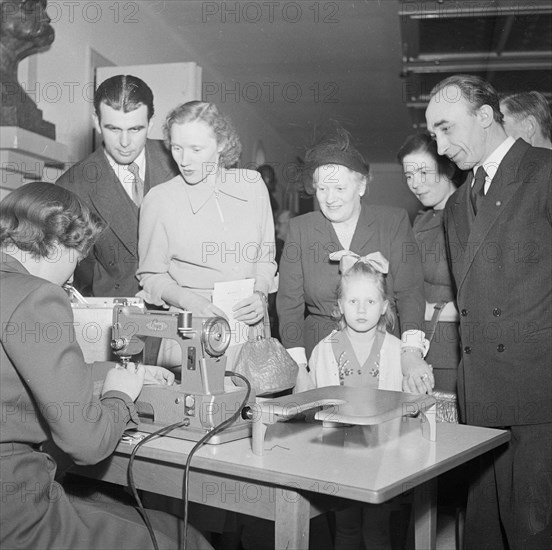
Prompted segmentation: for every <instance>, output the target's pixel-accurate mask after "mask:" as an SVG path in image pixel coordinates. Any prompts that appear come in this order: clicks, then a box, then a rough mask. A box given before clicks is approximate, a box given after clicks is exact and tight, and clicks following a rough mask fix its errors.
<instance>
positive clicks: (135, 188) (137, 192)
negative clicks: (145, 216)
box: [128, 162, 144, 206]
mask: <svg viewBox="0 0 552 550" xmlns="http://www.w3.org/2000/svg"><path fill="white" fill-rule="evenodd" d="M128 171H129V172H130V173H131V174H132V175H133V176H134V181H133V183H132V200H133V201H134V203H135V204H136V206H140V204H142V199H143V198H144V182H143V181H142V178H141V177H140V170H139V168H138V165H137V164H136V163H135V162H133V163H132V164H129V165H128Z"/></svg>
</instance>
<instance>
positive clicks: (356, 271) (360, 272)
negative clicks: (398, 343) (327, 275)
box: [334, 261, 395, 331]
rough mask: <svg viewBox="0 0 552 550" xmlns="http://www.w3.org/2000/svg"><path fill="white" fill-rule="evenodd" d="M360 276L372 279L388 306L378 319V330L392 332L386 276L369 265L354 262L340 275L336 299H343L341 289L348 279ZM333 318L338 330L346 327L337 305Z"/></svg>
mask: <svg viewBox="0 0 552 550" xmlns="http://www.w3.org/2000/svg"><path fill="white" fill-rule="evenodd" d="M360 276H363V277H367V278H370V279H372V281H374V283H375V284H376V287H377V288H378V290H379V292H380V293H381V295H382V296H383V299H384V300H387V302H388V304H389V305H388V306H387V309H386V310H385V313H383V314H382V315H381V317H380V319H379V322H378V329H379V330H382V331H386V330H390V331H392V330H393V328H394V326H395V316H394V315H393V310H392V307H391V303H392V301H391V298H390V296H389V294H388V292H387V276H386V275H385V274H384V273H381V271H378V270H377V269H376V268H374V267H372V266H371V265H370V264H368V263H366V262H363V261H359V262H356V263H355V264H354V265H353V267H351V268H350V269H348V270H347V271H346V272H345V273H343V274H342V275H341V279H340V281H339V284H338V285H337V299H338V300H341V298H342V297H343V287H344V286H345V282H346V281H348V280H349V279H352V278H353V277H360ZM334 317H335V318H336V319H337V320H338V323H339V328H340V329H341V330H343V329H344V328H345V327H346V323H345V317H344V315H343V314H342V313H341V311H340V310H339V306H338V305H337V306H336V308H335V311H334Z"/></svg>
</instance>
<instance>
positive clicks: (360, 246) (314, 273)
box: [277, 127, 434, 393]
mask: <svg viewBox="0 0 552 550" xmlns="http://www.w3.org/2000/svg"><path fill="white" fill-rule="evenodd" d="M305 167H306V172H305V173H306V176H307V180H308V182H309V183H312V186H313V188H314V191H315V193H316V198H317V200H318V203H319V205H320V210H319V211H315V212H309V213H308V214H304V215H303V216H298V217H296V218H294V219H292V220H291V221H290V225H289V232H288V237H287V240H286V244H285V247H284V252H283V254H282V259H281V263H280V286H279V290H278V294H277V308H278V317H279V321H280V336H281V340H282V343H283V344H284V346H285V347H286V348H287V349H288V351H289V352H290V354H291V355H292V356H293V357H294V359H295V360H296V361H297V363H298V364H299V365H300V368H302V369H306V368H307V359H308V358H309V356H310V354H311V352H312V350H313V348H314V346H315V345H316V344H317V343H318V342H319V341H320V340H322V339H323V338H325V337H326V336H328V334H330V333H331V331H332V330H334V329H336V328H337V322H336V319H335V318H334V317H333V311H334V307H335V304H336V302H337V294H336V293H337V287H338V283H339V265H338V262H332V261H330V259H329V255H330V254H331V253H332V252H337V251H339V250H349V251H351V252H353V253H355V254H358V255H359V256H365V255H367V254H370V253H373V252H380V253H381V254H383V256H384V257H385V258H386V260H387V261H388V262H389V273H388V274H387V287H388V292H389V295H390V297H391V304H390V306H391V309H392V311H393V313H394V315H395V317H396V322H395V327H397V328H398V329H399V330H398V331H397V332H398V334H400V335H402V340H403V348H402V353H401V367H402V371H403V374H404V380H403V389H404V390H405V391H412V392H420V393H425V392H431V390H432V388H433V382H434V381H433V374H432V372H431V368H430V367H429V366H428V365H427V364H426V363H425V361H424V360H423V356H424V354H425V339H424V334H423V332H422V328H423V320H424V311H425V298H424V279H423V273H422V264H421V256H420V252H419V249H418V245H417V244H416V239H415V238H414V234H413V233H412V229H411V227H410V222H409V219H408V215H407V213H406V211H404V210H402V209H399V208H393V207H388V206H380V205H370V204H367V202H366V201H362V202H361V198H362V196H363V195H364V194H365V192H366V189H367V182H368V176H369V168H368V165H367V164H366V162H365V161H364V159H363V157H362V155H361V154H360V153H359V152H358V151H357V149H356V148H355V147H354V146H353V145H352V144H351V142H350V136H349V134H348V133H347V132H346V131H345V130H344V129H343V128H340V127H339V128H337V131H336V132H335V135H334V136H332V137H331V138H329V139H326V140H325V141H323V142H321V143H319V144H317V145H315V146H314V147H312V148H311V149H309V150H308V151H307V153H306V155H305ZM396 330H397V329H396Z"/></svg>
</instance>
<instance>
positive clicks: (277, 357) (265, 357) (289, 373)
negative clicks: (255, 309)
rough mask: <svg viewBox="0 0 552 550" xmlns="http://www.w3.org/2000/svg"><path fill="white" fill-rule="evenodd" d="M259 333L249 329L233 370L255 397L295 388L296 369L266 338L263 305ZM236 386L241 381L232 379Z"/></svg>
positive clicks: (267, 323) (280, 348)
mask: <svg viewBox="0 0 552 550" xmlns="http://www.w3.org/2000/svg"><path fill="white" fill-rule="evenodd" d="M264 306H265V311H264V318H263V322H262V326H263V334H260V335H259V334H257V335H256V334H255V332H256V329H255V327H254V326H250V327H249V330H248V340H247V342H245V343H244V344H243V345H242V348H241V350H240V352H239V354H238V358H237V360H236V364H235V366H234V371H235V372H237V373H238V374H241V375H243V376H245V377H246V378H247V379H248V380H249V382H250V384H251V386H252V388H253V389H254V390H255V393H256V394H257V395H258V396H262V395H267V394H272V393H278V392H281V391H284V390H289V389H291V388H293V386H295V381H296V379H297V373H298V371H299V367H298V366H297V363H296V362H295V361H294V360H293V359H292V357H291V355H290V354H289V353H288V352H287V351H286V349H285V348H284V346H282V344H281V343H280V342H279V341H278V340H276V338H273V337H272V336H271V335H270V319H269V317H268V308H267V305H266V302H265V305H264ZM232 380H233V382H234V384H235V385H236V386H245V382H244V381H243V380H240V379H239V378H238V377H234V378H233V379H232Z"/></svg>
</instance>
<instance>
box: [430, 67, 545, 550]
mask: <svg viewBox="0 0 552 550" xmlns="http://www.w3.org/2000/svg"><path fill="white" fill-rule="evenodd" d="M426 119H427V126H428V130H429V131H430V132H431V134H432V135H433V136H434V138H435V140H436V141H437V145H438V151H439V153H440V154H443V155H446V156H447V157H449V158H450V159H452V160H453V161H454V162H455V163H456V164H457V165H458V167H459V168H461V169H464V170H465V169H470V170H472V171H473V174H474V176H472V177H469V178H468V181H467V182H466V183H465V184H464V185H463V186H462V187H460V188H459V189H458V190H457V191H456V192H455V193H454V195H452V197H451V198H450V199H449V201H448V203H447V205H446V209H445V230H446V235H447V243H448V253H449V260H450V264H451V268H452V273H453V277H454V280H455V284H456V287H457V303H458V310H459V311H460V331H461V339H462V358H461V362H460V366H459V373H458V398H459V405H460V413H461V418H462V421H463V422H465V423H467V424H472V425H477V426H490V427H498V428H504V429H507V430H508V431H509V432H510V434H511V440H510V442H509V443H508V444H506V445H503V446H501V447H499V448H498V449H496V450H495V451H494V452H493V453H489V454H488V455H486V456H485V457H483V458H482V460H480V461H479V463H478V465H477V467H476V468H475V471H474V477H473V479H472V486H471V487H470V495H469V499H468V508H467V512H466V523H465V535H464V542H465V548H467V549H470V550H471V549H479V548H486V549H489V550H497V549H500V548H509V549H514V548H516V549H517V548H523V549H527V550H528V549H533V550H534V549H544V548H550V544H551V540H552V539H551V536H552V534H551V517H552V307H551V298H552V278H551V273H552V198H551V191H552V155H551V151H549V150H545V149H540V148H534V147H531V146H530V145H528V144H527V143H526V142H525V141H523V140H522V139H518V140H517V141H515V140H514V139H513V138H511V137H507V135H506V133H505V131H504V127H503V117H502V113H501V112H500V108H499V98H498V95H497V93H496V91H495V90H494V89H493V88H492V86H491V85H490V84H488V83H487V82H485V81H484V80H482V79H480V78H478V77H473V76H469V75H457V76H453V77H450V78H448V79H446V80H444V81H442V82H441V83H439V84H438V85H437V86H436V87H435V88H434V89H433V90H432V92H431V94H430V102H429V105H428V108H427V111H426Z"/></svg>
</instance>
